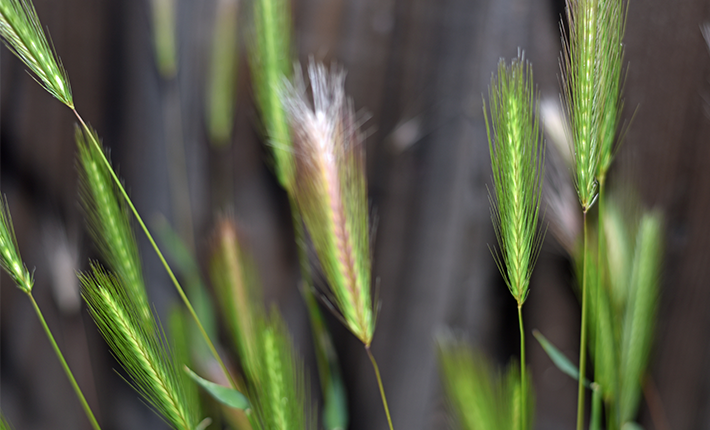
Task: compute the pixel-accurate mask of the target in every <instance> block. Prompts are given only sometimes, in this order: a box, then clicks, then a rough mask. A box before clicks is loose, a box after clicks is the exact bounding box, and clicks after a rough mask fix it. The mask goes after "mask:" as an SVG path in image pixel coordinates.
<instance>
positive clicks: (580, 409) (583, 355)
mask: <svg viewBox="0 0 710 430" xmlns="http://www.w3.org/2000/svg"><path fill="white" fill-rule="evenodd" d="M588 239H589V238H588V237H587V211H586V210H585V211H584V244H583V245H582V246H583V252H584V257H583V258H584V262H583V267H582V324H581V329H580V335H579V388H578V391H577V430H582V429H583V428H584V377H585V375H586V370H587V307H588V306H587V305H588V303H587V301H588V300H587V270H589V269H588V266H589V261H588V260H587V258H588V256H589V249H588V248H589V240H588Z"/></svg>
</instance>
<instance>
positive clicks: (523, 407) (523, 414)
mask: <svg viewBox="0 0 710 430" xmlns="http://www.w3.org/2000/svg"><path fill="white" fill-rule="evenodd" d="M518 325H519V326H520V391H521V393H520V421H521V423H520V429H521V430H525V429H527V428H528V427H527V425H526V423H527V404H528V402H527V396H528V392H527V387H526V385H527V384H526V381H525V330H523V305H522V303H519V304H518Z"/></svg>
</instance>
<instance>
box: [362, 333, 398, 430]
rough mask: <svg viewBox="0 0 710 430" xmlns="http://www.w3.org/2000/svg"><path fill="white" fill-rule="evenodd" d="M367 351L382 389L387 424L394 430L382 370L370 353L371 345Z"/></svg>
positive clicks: (367, 346)
mask: <svg viewBox="0 0 710 430" xmlns="http://www.w3.org/2000/svg"><path fill="white" fill-rule="evenodd" d="M365 351H367V356H368V357H370V361H371V362H372V367H373V368H374V369H375V376H376V377H377V385H379V387H380V396H382V406H384V408H385V414H386V415H387V423H389V425H390V430H394V426H392V417H391V416H390V408H389V406H387V396H385V388H384V387H383V386H382V378H381V377H380V368H379V367H377V361H375V357H374V356H373V355H372V351H370V347H369V345H365Z"/></svg>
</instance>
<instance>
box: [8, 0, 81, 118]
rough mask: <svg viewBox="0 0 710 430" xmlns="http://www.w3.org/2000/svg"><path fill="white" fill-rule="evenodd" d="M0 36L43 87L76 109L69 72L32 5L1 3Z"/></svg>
mask: <svg viewBox="0 0 710 430" xmlns="http://www.w3.org/2000/svg"><path fill="white" fill-rule="evenodd" d="M0 36H2V38H3V40H4V41H5V45H6V46H7V47H8V49H10V51H12V53H13V54H15V55H16V56H17V57H18V58H19V59H20V60H22V62H23V63H25V65H26V66H27V67H29V69H30V70H31V71H32V73H33V74H34V76H35V78H36V80H37V82H39V84H40V85H42V86H43V87H44V88H45V89H46V90H47V91H48V92H49V93H50V94H52V95H53V96H54V97H56V98H57V99H58V100H59V101H61V102H62V103H64V104H65V105H67V106H69V107H70V108H72V109H73V108H74V100H73V98H72V92H71V87H70V86H69V79H68V78H67V74H66V71H65V70H64V67H63V66H62V63H61V62H60V61H59V60H58V58H57V57H56V55H55V53H54V49H53V48H52V46H51V44H50V43H49V42H48V41H47V37H46V36H45V34H44V31H43V30H42V25H41V24H40V22H39V18H38V17H37V12H36V11H35V8H34V6H33V5H32V2H31V1H28V0H3V1H0Z"/></svg>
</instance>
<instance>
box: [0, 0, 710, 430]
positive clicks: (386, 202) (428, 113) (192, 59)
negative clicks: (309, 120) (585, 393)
mask: <svg viewBox="0 0 710 430" xmlns="http://www.w3.org/2000/svg"><path fill="white" fill-rule="evenodd" d="M166 1H168V0H155V3H151V2H150V1H149V0H114V1H107V0H61V1H59V0H36V1H35V6H36V9H37V12H38V14H39V16H40V19H41V20H42V23H43V25H44V26H45V27H46V28H47V29H48V32H49V34H50V35H51V37H52V40H53V42H54V46H55V48H56V51H57V53H58V54H59V56H60V57H61V59H62V61H63V63H64V66H65V67H66V69H67V71H68V74H69V78H70V81H71V82H72V85H73V91H74V95H75V103H76V106H77V109H78V111H79V112H81V114H82V115H83V117H84V119H86V120H87V121H88V122H90V123H91V124H92V125H93V126H94V127H95V128H96V129H97V130H98V133H99V135H100V136H101V137H102V138H103V142H104V144H105V145H106V146H107V147H109V148H111V157H112V160H113V162H114V164H115V165H117V166H118V171H119V174H120V175H121V176H122V177H123V179H124V181H125V184H126V185H127V188H128V189H129V190H130V191H129V192H130V193H131V195H132V197H133V198H134V201H135V203H136V206H137V208H138V210H139V211H140V212H141V213H142V214H143V216H144V218H145V219H146V220H148V221H149V222H151V223H153V224H152V225H154V226H155V225H157V222H158V220H160V217H161V216H164V217H166V218H167V219H169V220H170V221H171V224H172V225H174V226H175V228H176V229H177V230H178V231H179V232H181V234H184V235H186V236H185V237H193V239H192V243H191V244H190V246H193V247H194V250H195V253H196V255H197V256H198V259H199V260H200V263H201V264H205V263H206V261H205V260H206V256H207V255H208V254H209V248H210V241H209V237H210V234H211V231H212V229H213V227H214V225H215V220H216V216H217V215H218V214H223V213H232V214H234V216H235V217H236V218H237V219H238V220H239V222H240V224H241V226H242V229H243V231H244V234H245V236H246V238H247V240H248V242H249V245H250V246H251V249H252V252H253V254H254V258H255V261H256V263H257V266H258V269H259V274H260V277H261V280H262V282H263V285H264V289H265V291H266V299H267V301H268V302H270V303H276V304H278V306H279V308H280V309H281V311H282V312H283V313H284V315H285V318H286V320H287V322H288V324H289V328H290V330H291V334H292V336H293V337H294V342H295V344H296V347H297V349H298V350H299V352H300V353H301V354H302V355H303V356H304V358H305V360H306V363H307V366H308V368H309V374H310V375H311V376H312V377H315V373H316V372H315V367H314V361H313V353H312V344H311V340H310V332H309V328H308V319H307V315H306V313H305V307H304V305H303V302H302V299H301V297H300V294H299V292H298V289H297V285H298V279H299V275H298V264H297V254H296V248H295V244H294V242H293V231H292V228H291V218H290V214H289V208H288V199H287V196H286V194H285V193H284V191H283V190H282V189H281V188H280V187H279V185H278V182H277V180H276V179H275V176H274V175H273V169H272V167H271V166H272V162H271V159H270V154H269V150H268V148H267V147H266V146H265V145H264V142H263V132H262V131H263V126H262V125H261V123H260V118H259V113H258V110H257V109H256V108H255V105H254V94H253V91H252V84H251V77H250V71H249V66H248V62H247V60H248V58H247V57H248V47H249V44H250V40H251V38H252V37H253V26H252V24H251V23H250V22H251V2H250V1H246V0H243V1H239V2H237V0H234V1H232V2H229V1H228V0H200V1H194V0H176V3H175V5H176V6H175V7H176V9H175V17H176V28H177V31H176V36H177V37H176V41H177V44H176V46H177V53H178V56H177V63H176V64H177V67H176V71H175V73H174V74H172V75H171V73H170V72H168V73H167V74H166V73H165V72H164V71H163V73H161V71H160V70H159V69H158V67H157V66H156V61H155V52H154V49H153V35H152V31H153V27H154V24H153V18H152V7H154V6H155V5H156V4H160V2H166ZM225 4H228V7H238V17H239V18H238V23H237V25H236V26H235V27H234V29H233V32H232V36H233V37H234V38H235V40H238V43H237V44H236V45H235V46H234V48H233V49H235V50H236V51H235V52H238V62H237V66H236V72H235V73H234V81H233V82H234V84H235V98H234V103H235V110H234V114H233V118H232V124H233V131H232V133H231V137H230V138H229V139H228V143H227V144H226V145H223V146H221V147H217V146H215V145H211V144H210V143H209V140H208V134H207V131H206V122H205V107H206V103H205V92H206V88H207V82H208V81H209V79H210V78H209V68H208V66H207V65H208V64H209V53H210V50H211V46H212V43H213V35H212V29H213V28H214V26H215V19H216V17H218V16H221V15H223V14H224V13H225V12H224V11H225V9H223V8H224V7H225ZM229 4H231V6H229ZM292 14H293V26H294V56H295V57H297V58H300V60H301V61H306V60H307V59H308V57H309V56H312V57H314V58H315V59H316V60H322V61H325V62H331V61H337V62H338V63H340V64H342V65H343V66H344V67H345V68H346V69H347V70H348V76H347V81H346V89H347V92H348V94H349V95H350V96H351V97H352V98H353V100H354V104H355V107H356V109H358V110H359V111H361V112H363V114H366V115H367V117H368V118H369V120H368V121H367V122H365V123H364V126H363V128H364V130H365V131H366V132H367V134H368V139H367V142H366V145H367V172H368V181H369V192H370V201H371V207H372V213H373V215H374V216H373V219H375V220H376V224H377V229H376V235H375V240H374V265H373V274H374V276H376V277H377V279H376V285H377V288H378V291H379V299H380V305H381V309H380V313H379V318H378V326H377V330H376V334H375V339H374V342H373V346H372V348H373V352H374V354H375V356H376V357H377V358H378V361H379V363H380V369H381V371H382V377H383V380H384V385H385V389H386V391H387V396H388V399H389V403H390V408H391V411H392V416H393V421H394V425H395V427H396V428H400V429H405V428H406V429H411V430H416V429H443V428H448V427H449V426H450V422H449V420H448V418H447V413H446V402H445V400H444V398H443V396H442V389H441V386H440V382H439V377H438V372H437V364H436V349H435V342H434V339H435V336H437V335H440V334H442V333H453V335H454V336H458V337H461V338H464V339H468V340H469V341H470V342H472V343H473V344H474V345H476V346H477V347H480V348H482V349H483V350H484V351H485V352H486V353H487V354H488V355H490V356H491V357H493V358H494V359H495V360H497V361H498V362H499V363H500V364H501V365H504V364H505V363H507V362H508V360H509V359H510V358H511V357H513V356H517V354H518V351H517V345H518V335H517V324H516V321H515V306H514V301H513V299H512V298H511V297H510V294H509V292H508V291H507V288H506V287H505V285H504V283H503V281H502V279H501V277H500V275H499V273H498V271H497V269H496V266H495V264H494V261H493V259H492V257H491V255H490V252H489V249H488V244H493V243H494V242H495V237H494V234H493V229H492V227H491V221H490V213H489V205H488V195H487V189H486V184H491V179H490V175H491V173H490V158H489V155H488V146H487V145H488V143H487V140H486V131H485V125H484V122H483V115H482V97H483V95H487V92H488V89H487V88H488V84H489V82H490V78H491V73H492V72H493V71H494V70H495V68H496V64H497V62H498V60H499V58H505V59H507V60H510V59H511V58H513V57H515V56H516V55H517V53H518V50H519V49H522V50H524V51H525V57H526V58H527V59H529V60H530V61H531V62H532V64H533V68H534V74H535V75H534V76H535V82H536V83H537V84H538V86H539V89H540V93H541V98H542V99H543V100H545V101H546V103H547V105H548V106H552V107H553V111H554V107H555V106H558V105H559V64H558V59H559V52H560V31H559V22H560V17H561V16H562V15H563V14H564V2H563V1H562V0H529V1H522V0H473V1H472V0H294V1H293V3H292ZM705 20H707V21H710V3H708V2H707V1H706V0H684V1H683V2H668V1H664V0H646V1H633V2H631V4H630V6H629V11H628V20H627V30H626V37H625V42H626V60H627V61H628V63H629V65H628V73H627V79H626V85H625V88H624V96H625V111H624V114H623V119H624V120H626V121H627V122H628V121H630V120H631V118H632V117H633V121H632V122H631V123H630V126H629V127H628V133H627V134H626V139H625V141H624V143H623V145H622V146H621V147H620V150H619V153H618V156H617V159H616V161H615V164H614V165H613V167H612V173H611V178H610V187H611V188H612V189H617V190H623V193H624V194H622V195H623V196H627V197H626V198H628V199H638V200H639V201H640V202H641V204H642V206H643V207H646V208H659V209H660V210H661V211H662V212H663V213H664V215H665V222H666V230H665V231H666V238H665V239H666V248H665V259H664V268H663V278H662V283H661V285H662V287H661V288H662V291H661V300H660V305H659V314H658V324H657V330H656V332H657V336H656V342H655V347H654V350H653V351H654V352H653V357H652V361H651V372H650V377H649V378H648V382H647V384H646V385H645V389H644V401H643V405H642V408H641V413H640V417H639V421H640V422H641V423H642V424H643V426H644V427H645V428H646V429H658V430H670V429H673V430H681V429H701V428H710V412H709V411H710V371H708V368H707V364H706V363H708V361H709V360H710V341H708V339H710V311H708V310H709V309H710V224H709V223H708V221H707V219H708V216H709V215H708V214H710V168H709V167H708V165H709V164H710V54H709V51H708V46H707V45H706V43H705V41H704V40H703V37H702V34H701V25H703V23H704V22H705ZM74 122H75V118H74V117H73V116H72V114H71V112H70V111H69V110H67V109H66V108H65V107H64V106H62V105H61V104H60V103H59V102H57V101H56V100H54V99H52V98H51V97H50V96H49V95H47V94H46V93H44V91H43V90H42V89H41V88H40V87H39V86H38V85H37V84H36V83H35V82H34V81H33V80H32V78H31V77H30V76H29V75H28V74H27V73H25V70H24V67H23V65H22V64H21V63H20V62H19V61H18V60H17V59H16V58H14V57H13V56H12V55H11V54H10V53H9V51H8V50H7V49H2V50H1V51H0V163H1V164H0V167H1V172H0V173H1V175H2V176H1V179H2V184H1V185H2V192H3V193H4V194H6V195H7V198H8V201H9V206H10V208H11V210H12V214H13V219H14V223H15V228H16V233H17V237H18V241H19V245H20V249H21V252H22V256H23V258H24V260H25V261H26V263H27V265H28V267H30V268H36V271H35V278H36V284H35V289H34V291H35V296H36V298H37V300H38V302H39V304H40V306H41V307H42V308H43V310H44V312H45V315H46V317H47V319H48V323H49V325H50V327H51V328H52V330H53V331H54V333H55V336H57V339H58V342H59V344H60V347H61V348H62V349H63V351H64V352H65V354H66V356H67V359H68V362H69V365H70V367H71V368H72V369H73V370H74V371H75V373H76V377H77V379H78V382H79V384H80V385H81V386H82V387H83V389H84V391H85V394H86V396H87V398H88V401H89V403H90V404H91V405H92V407H93V409H94V411H95V412H96V413H97V417H98V419H99V421H100V422H101V423H102V427H103V428H104V429H127V428H131V429H154V428H161V426H164V424H163V423H162V422H161V421H160V419H159V418H158V417H157V416H156V415H154V414H153V413H152V412H151V411H150V410H149V408H148V407H146V406H145V405H144V404H143V403H142V401H141V400H140V399H139V398H138V396H137V395H136V394H135V393H134V392H133V391H132V390H131V389H130V387H129V386H128V385H127V384H126V383H125V381H123V380H122V379H121V376H120V375H119V374H118V373H117V372H114V371H113V370H112V369H114V368H118V365H117V363H116V362H115V361H114V360H113V358H112V356H111V354H110V353H109V351H108V349H107V347H106V345H105V344H104V342H103V340H102V339H101V337H100V335H99V333H98V332H97V330H96V328H95V326H94V324H93V322H92V321H91V319H90V317H89V316H88V313H87V311H86V309H85V307H84V306H83V304H82V303H81V301H80V299H79V296H78V283H77V281H76V277H75V271H76V270H81V269H86V268H87V266H88V262H89V259H90V258H96V251H95V249H94V248H93V245H92V244H91V241H90V239H89V237H88V234H87V233H86V231H85V224H84V220H83V214H82V210H81V209H80V207H79V204H78V200H77V196H78V191H77V171H76V168H75V162H74V157H75V144H74V140H73V136H74V133H73V126H74ZM176 142H183V145H182V147H181V145H176ZM549 146H550V147H552V146H553V145H549ZM553 162H554V161H550V162H549V163H553ZM181 166H183V167H181ZM561 172H562V173H563V174H564V173H565V168H564V165H563V167H562V168H561ZM171 178H172V179H171ZM175 178H183V179H182V180H183V181H184V183H179V182H178V184H179V185H178V187H179V189H180V190H184V189H188V190H189V200H184V196H185V195H187V194H185V193H182V196H181V194H180V193H175V192H174V191H171V187H170V182H171V181H173V183H175ZM572 197H573V200H572V206H571V207H573V208H575V209H576V207H575V206H574V203H576V202H575V201H574V196H572ZM186 204H187V205H190V207H191V209H192V210H191V211H190V212H189V213H190V216H189V217H188V216H187V215H186V214H187V213H188V212H186V211H185V210H184V208H185V205H186ZM548 212H549V213H551V212H552V211H548ZM575 216H576V215H575V213H574V211H573V212H572V215H571V216H570V217H569V218H568V219H567V221H566V222H565V223H563V224H561V225H560V224H555V225H551V228H550V232H549V233H548V235H547V237H546V242H545V245H544V247H543V250H542V253H541V255H540V259H539V262H538V265H537V268H536V271H535V274H534V278H533V284H532V287H531V288H532V289H531V293H530V296H529V300H528V302H527V304H526V306H525V308H524V310H525V313H526V315H525V318H526V329H527V330H528V333H530V332H531V330H532V329H538V330H540V331H541V332H543V333H544V334H545V335H546V336H547V337H548V338H549V339H550V340H551V341H552V342H553V343H554V344H556V345H557V346H558V347H559V348H560V349H562V350H563V351H564V352H565V353H566V354H568V356H569V357H570V358H572V360H573V361H574V362H576V361H577V355H578V348H579V347H578V333H579V322H578V321H579V313H580V312H579V305H578V302H577V299H576V295H575V289H574V276H573V270H572V269H571V266H570V262H569V259H568V257H567V254H566V251H565V247H564V246H562V245H560V241H559V240H558V238H557V236H556V235H554V234H551V233H552V231H553V230H555V229H562V230H563V231H564V232H567V236H566V237H567V238H568V239H569V238H571V239H572V240H573V239H574V235H575V234H576V233H577V231H578V229H579V220H578V219H576V218H575ZM190 218H191V219H190ZM548 222H550V223H557V221H556V218H555V217H554V216H548ZM137 237H138V239H139V242H141V246H142V257H143V261H144V271H145V275H146V278H147V285H148V288H149V293H150V295H151V298H152V300H153V301H154V303H155V306H156V309H157V310H158V312H159V313H161V314H163V315H164V313H165V312H166V310H167V309H168V307H169V306H171V304H173V303H175V302H176V297H175V294H174V289H173V287H172V286H171V285H170V284H169V282H168V280H167V276H166V275H165V273H164V271H163V269H162V267H160V266H159V264H158V261H157V258H156V257H155V256H154V254H153V253H152V252H151V251H150V250H148V249H147V247H146V244H145V243H143V242H144V237H143V235H142V234H137ZM1 279H2V286H1V288H0V294H1V302H0V305H1V307H0V310H1V313H0V407H1V408H2V411H3V412H4V413H5V415H6V416H7V418H8V419H9V420H10V421H11V422H12V423H13V425H14V426H15V428H17V429H84V428H89V425H88V422H87V421H86V419H85V417H84V415H83V412H82V410H81V407H80V405H79V403H78V401H77V400H76V398H75V397H74V394H73V392H72V390H71V387H70V385H69V383H68V381H67V379H66V377H65V375H64V374H63V373H62V370H61V367H60V365H59V363H58V362H57V359H56V357H55V356H54V354H53V352H52V351H51V347H50V345H49V343H48V342H47V339H46V337H45V335H44V333H43V332H42V331H41V327H40V325H39V323H38V321H37V319H36V316H35V315H34V313H33V311H32V308H31V305H30V303H29V301H28V300H27V299H26V297H24V295H23V294H22V293H21V292H20V291H19V290H18V289H16V288H15V287H14V286H13V284H12V283H11V281H10V280H9V278H7V277H6V276H5V275H4V274H3V275H2V278H1ZM329 323H330V326H331V328H332V332H333V336H334V339H335V343H336V345H337V349H338V352H339V355H340V360H341V365H342V367H343V373H344V377H345V380H346V383H347V387H348V395H349V398H350V416H351V426H350V428H351V429H353V430H356V429H384V428H385V426H386V421H385V416H384V413H383V411H382V406H381V403H380V398H379V394H378V392H377V386H376V383H375V379H374V375H373V372H372V369H371V367H370V363H369V361H368V360H367V356H366V355H365V353H364V351H363V348H362V345H361V344H360V343H359V342H358V341H357V340H356V339H355V338H354V337H352V335H350V334H349V332H347V331H346V330H345V329H343V328H342V327H341V326H340V324H339V323H338V321H337V320H336V319H335V318H329ZM528 345H529V346H528V351H529V352H528V357H529V363H530V366H531V368H532V371H533V381H534V384H535V390H536V393H537V413H536V416H537V425H536V428H538V429H545V430H548V429H549V430H553V429H569V428H572V427H573V425H574V422H575V413H576V409H575V405H576V389H577V386H576V382H575V381H573V380H571V379H570V378H568V377H566V376H564V375H563V374H561V373H560V372H559V371H558V370H557V369H556V368H555V367H554V366H553V364H552V363H551V362H550V360H549V359H548V357H547V356H546V355H545V353H544V352H543V351H542V349H541V348H540V347H539V345H538V344H537V342H535V341H534V339H533V338H532V336H529V339H528ZM312 387H317V383H315V382H314V383H312ZM313 391H314V395H315V396H316V397H317V396H318V392H317V391H318V390H316V389H315V388H314V389H313Z"/></svg>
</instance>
